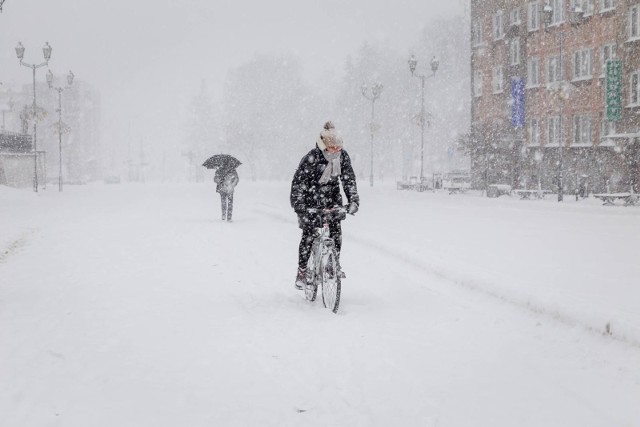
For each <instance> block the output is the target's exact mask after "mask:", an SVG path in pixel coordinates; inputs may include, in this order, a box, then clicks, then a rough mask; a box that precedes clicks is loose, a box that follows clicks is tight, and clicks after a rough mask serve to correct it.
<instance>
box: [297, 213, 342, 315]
mask: <svg viewBox="0 0 640 427" xmlns="http://www.w3.org/2000/svg"><path fill="white" fill-rule="evenodd" d="M308 212H309V213H310V214H320V218H319V219H320V220H321V222H320V224H322V226H321V227H317V228H316V230H315V238H314V239H313V243H312V245H311V252H310V254H309V260H308V261H307V277H306V282H307V283H306V286H305V291H304V295H305V298H306V299H307V300H309V301H315V299H316V296H317V294H318V287H319V286H322V303H323V304H324V306H325V307H326V308H328V309H330V310H331V311H333V312H334V313H337V312H338V306H339V304H340V289H341V282H340V276H341V274H340V273H341V271H340V260H339V258H338V252H337V251H336V247H335V242H334V241H333V239H332V238H331V237H330V235H329V220H330V219H331V218H332V217H333V218H335V217H338V216H340V217H344V216H345V215H346V213H347V210H346V209H345V208H343V207H341V206H340V207H336V208H331V209H309V210H308Z"/></svg>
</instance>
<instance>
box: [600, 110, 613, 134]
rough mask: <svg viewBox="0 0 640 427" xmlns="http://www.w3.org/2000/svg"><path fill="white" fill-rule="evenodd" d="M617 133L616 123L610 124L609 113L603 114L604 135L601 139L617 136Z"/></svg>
mask: <svg viewBox="0 0 640 427" xmlns="http://www.w3.org/2000/svg"><path fill="white" fill-rule="evenodd" d="M615 133H616V122H610V121H609V120H607V113H605V114H603V119H602V135H600V136H601V137H605V136H609V135H615Z"/></svg>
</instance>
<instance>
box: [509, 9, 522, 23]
mask: <svg viewBox="0 0 640 427" xmlns="http://www.w3.org/2000/svg"><path fill="white" fill-rule="evenodd" d="M509 23H510V24H511V25H520V8H515V9H513V10H511V13H510V14H509Z"/></svg>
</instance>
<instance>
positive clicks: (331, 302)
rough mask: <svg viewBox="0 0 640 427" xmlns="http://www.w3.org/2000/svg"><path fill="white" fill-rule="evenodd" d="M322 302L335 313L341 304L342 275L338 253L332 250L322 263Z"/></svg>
mask: <svg viewBox="0 0 640 427" xmlns="http://www.w3.org/2000/svg"><path fill="white" fill-rule="evenodd" d="M321 271H322V273H321V274H322V303H323V304H324V306H325V307H327V308H328V309H329V310H331V311H333V312H334V313H337V312H338V306H339V305H340V286H341V285H340V276H339V274H338V254H337V253H336V251H335V250H331V251H330V252H329V253H328V254H327V255H326V256H325V257H324V263H323V265H322V270H321Z"/></svg>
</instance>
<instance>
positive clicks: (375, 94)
mask: <svg viewBox="0 0 640 427" xmlns="http://www.w3.org/2000/svg"><path fill="white" fill-rule="evenodd" d="M382 87H383V86H382V84H381V83H374V84H373V86H371V87H370V88H369V87H367V85H366V84H364V83H363V84H362V86H361V87H360V89H362V96H364V97H365V98H367V99H368V100H370V101H371V124H370V125H369V131H370V133H371V175H370V176H369V183H370V184H371V186H372V187H373V134H374V132H375V131H376V125H375V121H374V105H375V103H376V99H378V98H379V97H380V94H381V93H382Z"/></svg>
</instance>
